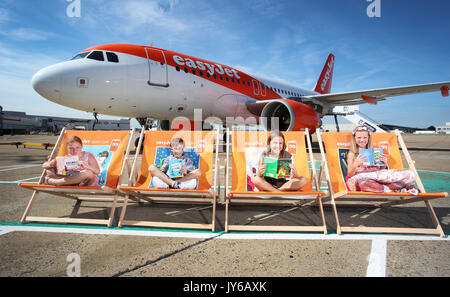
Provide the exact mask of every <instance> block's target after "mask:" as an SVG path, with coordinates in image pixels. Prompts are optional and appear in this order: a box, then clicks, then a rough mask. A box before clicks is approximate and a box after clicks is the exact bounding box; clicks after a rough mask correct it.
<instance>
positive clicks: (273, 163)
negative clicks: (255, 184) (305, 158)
mask: <svg viewBox="0 0 450 297" xmlns="http://www.w3.org/2000/svg"><path fill="white" fill-rule="evenodd" d="M264 164H265V165H266V171H264V174H263V175H264V176H265V177H271V178H275V179H281V178H284V179H288V178H290V176H291V166H290V164H291V159H275V158H270V157H265V158H264Z"/></svg>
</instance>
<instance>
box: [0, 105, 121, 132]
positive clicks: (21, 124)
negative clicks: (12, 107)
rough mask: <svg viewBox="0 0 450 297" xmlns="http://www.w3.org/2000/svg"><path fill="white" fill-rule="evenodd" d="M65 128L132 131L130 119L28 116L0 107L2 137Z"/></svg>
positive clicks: (57, 130) (55, 130) (56, 130)
mask: <svg viewBox="0 0 450 297" xmlns="http://www.w3.org/2000/svg"><path fill="white" fill-rule="evenodd" d="M63 127H66V128H68V129H79V130H130V119H119V120H98V122H96V121H95V120H94V119H78V118H64V117H52V116H38V115H27V114H26V113H25V112H21V111H3V110H2V107H1V106H0V135H4V134H29V133H37V132H50V133H54V134H57V133H59V131H61V129H62V128H63Z"/></svg>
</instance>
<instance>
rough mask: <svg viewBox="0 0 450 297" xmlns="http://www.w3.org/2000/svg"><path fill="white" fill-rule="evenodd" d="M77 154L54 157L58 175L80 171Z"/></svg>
mask: <svg viewBox="0 0 450 297" xmlns="http://www.w3.org/2000/svg"><path fill="white" fill-rule="evenodd" d="M78 162H79V160H78V156H70V155H68V156H64V157H56V171H57V174H59V175H73V174H78V173H80V167H79V166H78Z"/></svg>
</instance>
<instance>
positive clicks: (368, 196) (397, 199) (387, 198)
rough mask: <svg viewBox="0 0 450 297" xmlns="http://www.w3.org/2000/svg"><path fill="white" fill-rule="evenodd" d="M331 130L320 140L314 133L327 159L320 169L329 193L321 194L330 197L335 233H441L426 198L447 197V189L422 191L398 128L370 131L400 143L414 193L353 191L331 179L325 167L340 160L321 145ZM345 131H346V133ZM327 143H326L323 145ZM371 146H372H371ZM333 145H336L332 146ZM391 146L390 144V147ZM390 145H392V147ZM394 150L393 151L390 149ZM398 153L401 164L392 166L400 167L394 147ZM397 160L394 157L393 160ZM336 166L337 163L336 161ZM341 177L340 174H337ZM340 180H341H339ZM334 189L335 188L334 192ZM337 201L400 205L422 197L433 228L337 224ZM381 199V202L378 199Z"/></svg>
mask: <svg viewBox="0 0 450 297" xmlns="http://www.w3.org/2000/svg"><path fill="white" fill-rule="evenodd" d="M331 133H333V132H325V133H323V134H324V136H325V137H324V142H323V143H322V133H321V132H320V131H317V137H318V141H319V146H320V152H321V154H322V158H323V159H324V160H327V162H326V163H325V167H324V168H323V169H324V173H325V178H326V181H327V183H328V188H329V190H328V193H329V196H327V197H326V198H324V202H325V201H329V200H330V201H331V205H332V208H333V212H334V216H335V219H336V225H337V234H341V233H342V232H361V233H369V232H374V233H407V234H409V233H411V234H436V235H439V236H441V237H445V233H444V231H443V229H442V226H441V224H440V222H439V219H438V218H437V216H436V213H435V211H434V209H433V207H432V205H431V202H430V200H432V199H437V198H443V197H448V193H447V192H441V193H427V192H426V191H425V188H424V186H423V183H422V181H421V179H420V176H419V174H418V173H417V170H416V167H415V165H414V161H413V160H412V159H411V156H410V154H409V152H408V149H407V147H406V145H405V142H404V141H403V138H402V136H401V134H400V132H399V131H398V130H395V132H394V133H372V136H375V135H376V134H392V135H395V136H394V137H392V139H393V140H394V143H398V144H399V145H400V148H401V150H402V152H403V156H404V158H405V160H406V161H407V163H408V166H409V169H410V170H411V171H413V172H414V174H415V175H416V184H417V186H418V188H419V190H420V193H419V194H418V195H416V196H414V195H412V194H409V193H392V192H391V193H371V192H356V191H349V190H347V189H346V188H345V189H343V187H342V186H337V184H338V183H337V181H336V180H333V179H332V177H331V176H330V168H329V167H328V166H329V165H330V164H336V163H337V162H340V161H339V160H336V159H337V158H336V157H335V156H334V157H333V156H331V157H330V154H331V152H330V151H331V149H330V151H327V152H326V153H325V149H324V147H323V144H326V142H327V141H328V139H326V138H327V135H331ZM341 133H345V132H341ZM347 134H349V133H347ZM325 146H327V145H325ZM374 147H375V146H374ZM336 149H337V146H336ZM390 149H391V148H390ZM394 149H396V148H395V147H394ZM397 150H398V145H397ZM394 152H395V151H394ZM398 156H399V161H398V163H400V164H401V167H402V168H394V167H393V168H394V169H403V164H402V161H401V155H400V152H399V150H398ZM389 162H390V161H389V159H388V165H389V166H390V163H389ZM395 162H397V161H395ZM337 166H339V165H337ZM335 171H336V170H334V172H333V174H334V176H336V175H337V174H335ZM339 172H340V173H341V169H339ZM321 174H322V172H321V173H320V175H321ZM340 178H341V179H342V174H341V177H340ZM333 181H334V185H335V186H333ZM340 182H341V181H340ZM344 187H345V183H344ZM336 191H337V192H336ZM339 201H346V205H355V206H361V204H359V205H358V204H355V203H347V202H349V201H350V202H356V201H358V202H372V203H371V204H372V205H373V206H376V207H388V206H391V205H402V204H408V203H413V202H418V201H423V202H424V203H425V205H426V207H427V209H428V212H429V214H430V216H431V219H432V221H433V224H434V225H435V228H397V227H366V226H359V227H349V226H341V225H340V221H339V216H338V211H337V206H338V204H337V202H339ZM380 202H381V203H380ZM364 205H366V206H367V205H368V204H367V203H365V204H364Z"/></svg>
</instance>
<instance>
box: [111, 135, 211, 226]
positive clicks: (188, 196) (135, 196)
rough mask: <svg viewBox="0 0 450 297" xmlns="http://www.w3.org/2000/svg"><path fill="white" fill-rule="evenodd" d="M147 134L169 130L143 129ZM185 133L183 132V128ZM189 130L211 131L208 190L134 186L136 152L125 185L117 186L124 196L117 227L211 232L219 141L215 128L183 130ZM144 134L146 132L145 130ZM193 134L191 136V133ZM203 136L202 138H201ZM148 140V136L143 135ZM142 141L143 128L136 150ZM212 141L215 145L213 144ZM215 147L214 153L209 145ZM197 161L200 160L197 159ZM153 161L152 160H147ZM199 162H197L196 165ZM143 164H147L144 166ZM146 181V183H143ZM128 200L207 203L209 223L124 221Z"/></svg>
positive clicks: (136, 171) (144, 150)
mask: <svg viewBox="0 0 450 297" xmlns="http://www.w3.org/2000/svg"><path fill="white" fill-rule="evenodd" d="M147 132H148V133H152V132H170V131H147ZM172 132H173V133H177V132H176V131H172ZM184 132H186V131H184ZM187 132H189V133H206V134H203V135H207V134H208V133H212V137H213V139H212V147H211V150H212V151H211V153H212V159H213V160H212V162H213V163H214V164H210V165H211V173H212V185H211V187H210V188H209V189H203V190H179V189H158V188H148V186H146V187H142V186H136V185H137V184H136V179H137V173H138V169H137V163H138V162H137V157H138V156H137V155H138V154H136V156H135V159H134V161H133V165H132V170H131V174H130V178H129V181H128V186H122V187H120V191H121V192H122V193H123V194H124V195H125V198H124V203H123V207H122V211H121V214H120V219H119V227H122V226H145V227H163V228H189V229H211V231H213V232H214V231H215V217H216V205H217V193H218V189H219V184H218V182H219V181H218V172H219V159H218V152H219V150H218V149H219V147H218V145H219V140H218V135H219V134H218V132H217V131H206V132H202V131H187ZM145 134H146V135H147V133H145ZM194 137H195V136H194ZM204 137H205V136H203V137H202V139H203V138H204ZM145 138H146V139H148V138H149V137H145ZM143 140H144V131H142V132H141V135H140V139H139V143H138V147H137V149H136V151H137V152H139V151H140V150H141V146H142V145H143ZM214 142H215V144H214ZM146 147H147V146H146V145H144V149H143V153H142V156H143V159H144V154H145V153H146ZM214 147H215V152H213V148H214ZM199 162H200V159H199ZM150 164H153V163H150ZM199 165H200V164H199ZM145 167H147V166H145ZM140 170H141V171H142V170H147V168H143V166H142V164H141V169H140ZM146 175H148V176H149V177H147V178H148V180H147V181H149V180H150V178H151V176H150V174H149V173H146ZM139 176H141V172H139ZM147 183H148V182H147ZM129 199H131V200H134V201H136V202H141V200H144V201H147V202H151V203H194V204H197V203H198V204H211V206H212V217H211V222H210V223H207V224H204V223H181V222H161V221H143V220H140V221H137V220H126V219H125V214H126V210H127V206H128V202H129Z"/></svg>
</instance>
